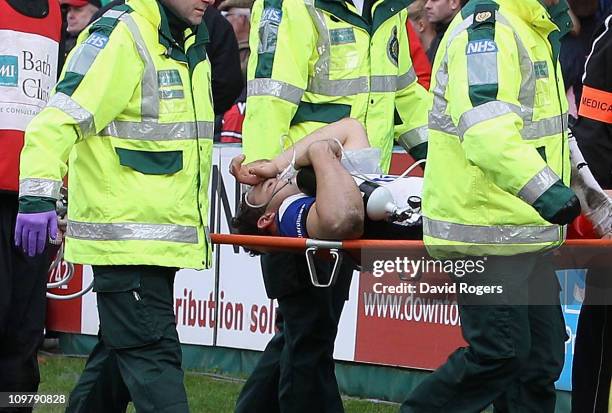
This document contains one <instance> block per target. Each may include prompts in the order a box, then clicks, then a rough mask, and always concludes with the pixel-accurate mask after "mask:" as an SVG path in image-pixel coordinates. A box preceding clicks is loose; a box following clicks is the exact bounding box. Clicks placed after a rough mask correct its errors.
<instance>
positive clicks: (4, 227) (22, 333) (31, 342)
mask: <svg viewBox="0 0 612 413" xmlns="http://www.w3.org/2000/svg"><path fill="white" fill-rule="evenodd" d="M17 208H18V201H17V195H16V194H6V193H0V392H17V391H19V392H35V391H37V390H38V383H39V382H40V375H39V371H38V361H37V358H36V354H37V351H38V348H39V347H40V345H41V343H42V340H43V331H44V326H45V311H46V299H45V292H46V287H47V272H48V268H49V260H48V258H47V254H46V252H45V253H44V254H42V255H39V256H37V257H33V258H30V257H28V256H27V255H24V254H23V253H22V252H21V250H18V249H17V248H16V247H15V243H14V232H15V219H16V217H17ZM9 411H12V410H9V409H6V408H5V409H3V408H0V412H9ZM14 411H18V412H27V411H32V409H31V408H21V409H19V410H14Z"/></svg>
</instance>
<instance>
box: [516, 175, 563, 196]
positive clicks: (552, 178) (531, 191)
mask: <svg viewBox="0 0 612 413" xmlns="http://www.w3.org/2000/svg"><path fill="white" fill-rule="evenodd" d="M560 179H561V178H559V176H557V174H556V173H554V172H553V170H552V169H550V168H549V167H548V166H547V167H545V168H544V169H542V170H541V171H540V172H538V173H537V174H536V175H535V176H534V177H533V178H531V179H530V180H529V182H527V183H526V184H525V186H524V187H523V188H522V189H521V190H520V191H519V193H518V197H519V198H521V199H522V200H523V201H525V202H527V203H528V204H529V205H533V203H534V202H535V201H537V199H538V198H539V197H540V196H541V195H542V194H543V193H544V192H546V191H547V190H548V189H549V188H550V187H551V186H553V184H554V183H555V182H557V181H559V180H560Z"/></svg>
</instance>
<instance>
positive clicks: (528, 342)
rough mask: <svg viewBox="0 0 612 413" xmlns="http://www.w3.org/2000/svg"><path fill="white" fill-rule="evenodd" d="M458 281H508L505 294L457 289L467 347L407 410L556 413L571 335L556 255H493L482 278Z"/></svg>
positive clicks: (417, 392)
mask: <svg viewBox="0 0 612 413" xmlns="http://www.w3.org/2000/svg"><path fill="white" fill-rule="evenodd" d="M456 282H457V283H460V282H463V283H466V284H467V285H470V286H501V287H502V290H503V293H500V294H494V295H488V294H485V295H481V296H479V295H475V294H466V293H458V297H457V298H458V304H459V314H460V317H461V330H462V333H463V337H464V338H465V340H466V341H467V343H468V346H467V347H462V348H460V349H457V350H456V351H455V352H454V353H453V354H451V355H450V356H449V358H448V360H447V361H446V363H444V364H443V365H442V366H441V367H439V368H438V369H437V370H436V371H435V372H433V373H432V374H430V375H429V376H427V377H426V378H425V380H423V382H422V383H421V384H420V385H419V386H418V387H417V388H416V389H415V390H414V391H413V392H412V393H411V394H410V395H409V397H408V399H407V400H406V401H405V402H404V404H403V405H402V406H401V409H400V412H401V413H439V412H445V413H479V412H481V411H483V410H484V409H485V408H486V407H487V406H489V405H490V404H493V405H494V409H495V410H494V411H495V412H496V413H514V412H529V413H531V412H533V413H553V412H554V411H555V402H556V395H555V386H554V383H555V381H556V380H557V379H558V378H559V375H560V374H561V370H562V369H563V361H564V355H565V353H564V344H565V339H566V333H565V322H564V320H563V314H562V312H561V306H560V305H559V282H558V281H557V278H556V276H555V272H554V269H553V267H552V265H551V263H550V261H548V260H546V259H543V258H542V257H538V256H537V255H536V254H523V255H518V256H514V257H487V261H486V263H485V272H484V273H483V274H482V275H481V276H475V275H471V276H469V277H468V276H466V277H465V278H464V279H462V280H458V281H456ZM458 291H460V290H459V289H458Z"/></svg>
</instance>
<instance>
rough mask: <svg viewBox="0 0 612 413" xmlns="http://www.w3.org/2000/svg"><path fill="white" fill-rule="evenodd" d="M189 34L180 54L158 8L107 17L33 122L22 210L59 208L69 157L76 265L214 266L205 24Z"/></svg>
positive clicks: (134, 4) (139, 3)
mask: <svg viewBox="0 0 612 413" xmlns="http://www.w3.org/2000/svg"><path fill="white" fill-rule="evenodd" d="M185 38H186V39H187V40H186V44H185V47H184V50H186V52H185V53H184V52H183V51H182V50H181V47H178V45H177V44H176V42H175V41H174V40H173V39H172V35H171V34H170V28H169V25H168V21H167V18H166V16H165V13H164V12H163V10H162V9H161V8H160V6H159V4H158V2H156V1H149V0H129V1H128V2H127V3H126V5H125V6H119V7H116V8H113V9H111V10H109V11H108V12H107V13H106V14H104V16H103V17H101V18H100V19H99V20H97V21H96V22H95V23H94V24H93V25H92V26H90V27H89V28H88V29H86V30H85V31H84V32H83V33H82V34H81V36H80V37H79V40H78V44H77V47H76V48H75V49H74V50H73V51H72V52H71V54H70V55H69V57H68V61H67V63H66V65H65V68H64V72H63V74H62V77H61V80H60V82H59V83H58V84H57V86H56V88H55V90H54V94H53V96H52V97H51V98H50V101H49V103H48V106H47V107H46V108H45V109H44V110H43V111H42V112H41V113H40V114H39V115H38V116H37V117H36V118H35V119H34V120H33V121H32V122H31V124H30V125H29V126H28V128H27V130H26V138H25V147H24V149H23V152H22V155H21V176H20V208H21V211H23V212H34V211H42V210H49V209H51V208H52V207H53V200H54V199H56V198H57V197H58V193H59V188H60V185H61V183H62V177H63V176H64V175H65V174H66V159H67V158H68V157H69V168H68V170H69V187H70V202H69V206H68V229H67V234H66V235H67V240H66V250H65V257H66V259H67V260H68V261H72V262H77V263H86V264H97V265H124V264H126V265H130V264H142V265H158V266H169V267H189V268H204V267H207V266H209V265H210V261H211V254H210V248H209V245H208V241H207V233H206V232H207V231H206V222H207V218H206V217H207V210H208V199H207V196H208V183H209V173H210V167H211V153H212V136H213V118H214V115H213V108H212V98H211V89H210V88H211V86H210V64H209V62H208V61H207V59H206V51H205V48H204V44H205V43H206V42H207V41H208V32H207V30H206V27H205V26H204V24H202V25H200V26H199V27H198V28H197V31H196V33H194V34H193V35H192V33H191V31H190V30H188V33H186V36H185ZM49 201H51V202H49Z"/></svg>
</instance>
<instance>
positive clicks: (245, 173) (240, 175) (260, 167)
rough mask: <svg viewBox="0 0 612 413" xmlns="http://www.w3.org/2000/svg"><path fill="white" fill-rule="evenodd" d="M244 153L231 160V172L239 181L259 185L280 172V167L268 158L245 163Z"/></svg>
mask: <svg viewBox="0 0 612 413" xmlns="http://www.w3.org/2000/svg"><path fill="white" fill-rule="evenodd" d="M244 159H245V156H244V155H238V156H235V157H234V158H233V159H232V161H231V162H230V173H231V174H232V175H233V176H234V178H236V180H237V181H238V182H240V183H241V184H246V185H257V184H259V183H261V182H263V181H265V180H266V179H267V178H272V177H274V176H276V175H277V174H278V172H279V171H278V168H277V167H276V166H275V165H274V164H273V163H272V162H270V161H268V160H260V161H254V162H251V163H248V164H246V165H244V164H243V163H244Z"/></svg>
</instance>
